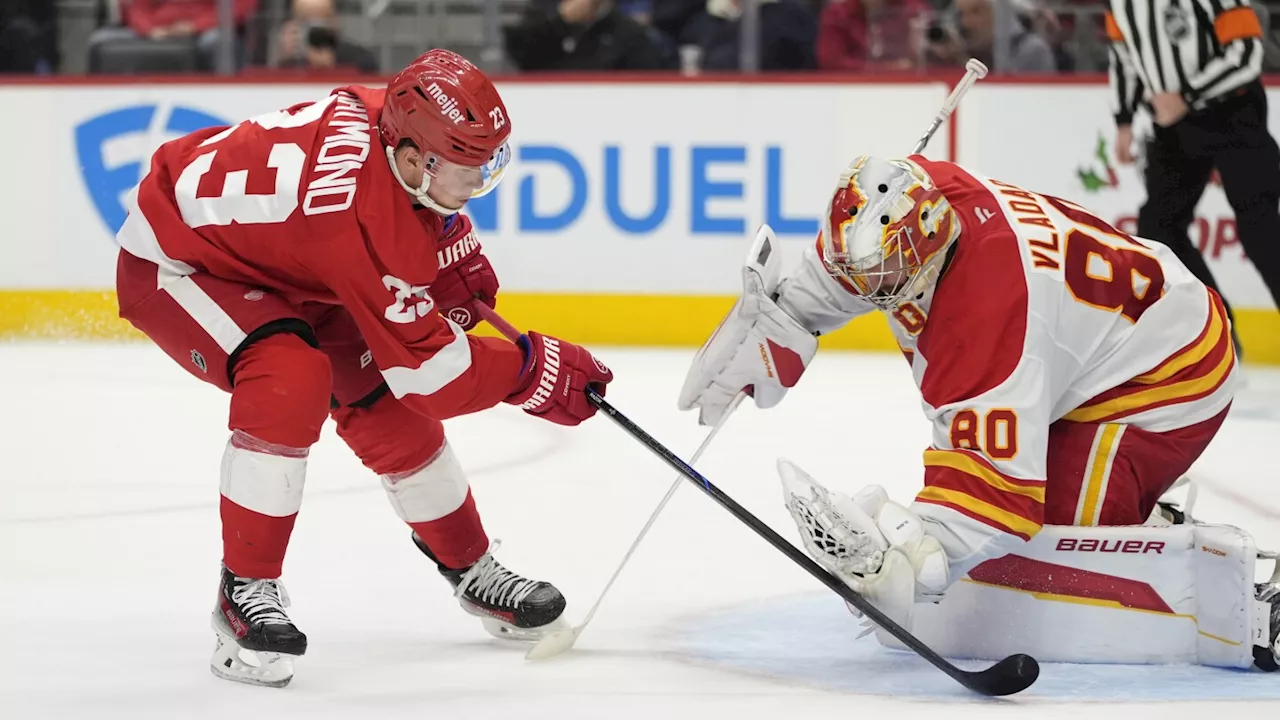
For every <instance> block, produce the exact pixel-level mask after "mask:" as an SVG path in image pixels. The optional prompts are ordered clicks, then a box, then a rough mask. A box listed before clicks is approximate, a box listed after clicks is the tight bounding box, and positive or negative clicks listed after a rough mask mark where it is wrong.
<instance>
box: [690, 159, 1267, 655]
mask: <svg viewBox="0 0 1280 720" xmlns="http://www.w3.org/2000/svg"><path fill="white" fill-rule="evenodd" d="M823 220H824V222H823V227H822V231H821V234H820V236H819V238H818V240H817V243H816V244H815V245H814V246H812V247H810V248H809V249H808V251H807V252H806V254H805V257H804V259H803V261H802V263H801V265H800V266H799V267H797V268H795V269H794V270H792V271H791V272H790V273H789V274H787V275H786V276H785V277H783V273H782V271H781V268H780V263H781V259H780V257H779V254H778V253H776V252H774V251H773V250H774V248H773V239H772V237H771V231H770V230H769V229H768V228H767V227H764V228H762V229H761V231H760V234H759V235H758V237H757V238H756V244H755V246H753V249H752V253H751V255H750V257H749V260H748V263H747V267H746V269H745V270H744V285H745V288H744V293H743V296H742V298H741V299H740V300H739V302H738V303H737V305H735V306H734V309H733V310H732V311H731V312H730V314H729V316H728V317H727V318H726V319H725V320H724V322H723V323H722V324H721V325H720V327H719V328H718V329H717V330H716V332H715V334H714V335H713V336H712V337H711V338H710V339H709V340H708V341H707V343H706V344H705V345H704V346H703V348H702V350H701V351H699V353H698V355H697V357H696V359H695V361H694V364H693V367H692V368H691V369H690V372H689V375H688V378H687V379H686V381H685V385H684V388H683V389H682V391H681V396H680V407H681V408H682V409H686V410H688V409H693V408H698V409H699V411H700V416H699V419H700V422H702V423H703V424H713V423H715V422H717V421H718V420H719V419H720V418H721V416H722V415H723V413H725V412H726V410H727V408H728V407H729V405H730V403H731V401H732V399H733V397H734V396H735V395H736V394H737V393H738V392H740V391H743V390H749V391H750V392H751V393H752V395H753V397H754V399H755V402H756V404H757V406H759V407H761V408H768V407H772V406H774V405H776V404H777V403H778V402H779V401H780V400H781V399H782V397H783V395H784V394H785V393H786V392H787V390H788V389H789V388H790V387H791V386H793V385H795V384H796V381H797V380H798V379H799V377H800V375H801V373H802V372H803V370H804V368H805V366H806V365H807V364H808V363H809V361H810V360H811V359H812V358H813V356H814V354H815V352H816V351H817V340H816V336H817V335H819V334H822V333H827V332H830V331H832V330H835V329H836V328H838V327H840V326H842V325H844V324H845V323H847V322H848V321H849V320H851V319H852V318H854V317H855V316H858V315H861V314H864V313H866V312H870V311H872V310H875V309H879V310H882V311H884V312H885V313H886V314H887V315H888V318H889V325H890V327H891V328H892V330H893V334H894V336H895V337H896V339H897V341H898V344H899V345H900V347H901V349H902V352H903V354H904V355H905V356H906V359H907V362H908V363H909V364H910V365H911V371H912V374H913V376H914V378H915V382H916V384H917V385H918V386H919V388H920V391H921V394H922V395H923V399H924V409H925V414H926V415H927V417H928V419H929V421H930V422H931V423H932V425H933V441H932V444H931V446H930V447H929V448H928V449H926V450H925V452H924V487H923V489H922V490H921V491H920V492H919V494H918V495H916V497H915V501H914V502H912V503H911V504H910V505H909V506H903V505H899V504H897V503H894V502H892V501H890V500H889V498H888V497H887V494H886V492H885V491H884V490H883V489H882V488H881V487H879V486H878V485H872V486H870V487H866V488H864V489H863V490H861V491H859V492H857V493H855V494H854V495H853V496H852V497H850V496H848V495H845V494H844V493H841V492H837V491H835V490H827V489H826V488H824V487H823V486H822V485H821V484H820V483H818V482H817V481H816V480H814V479H813V478H811V477H809V476H808V475H806V474H805V473H804V472H803V471H802V470H801V469H800V468H798V467H797V466H795V465H794V464H791V463H789V462H787V461H779V472H780V473H781V474H782V479H783V485H784V490H785V497H786V501H787V506H788V510H789V511H790V513H791V515H792V517H793V519H795V521H796V523H797V525H798V527H799V530H800V535H801V539H802V540H803V542H804V545H805V547H806V549H807V550H808V552H809V553H810V554H811V555H812V556H813V557H814V558H815V559H816V560H817V561H819V562H820V563H822V564H823V565H824V566H825V567H826V568H827V569H828V570H830V571H831V572H833V573H835V574H836V575H837V576H839V577H840V578H841V579H842V580H844V581H845V582H846V583H848V584H849V585H850V586H851V587H853V588H854V589H855V590H858V591H859V592H861V593H863V594H864V595H866V596H867V597H868V598H869V599H871V600H872V601H873V602H874V603H876V605H877V606H879V607H880V608H881V609H882V610H884V611H885V612H886V613H888V614H889V615H890V616H891V617H893V618H894V619H895V620H898V621H900V622H902V623H903V624H904V625H906V626H907V627H909V628H910V629H911V630H912V631H913V632H914V633H915V634H916V635H917V636H919V637H921V638H922V639H924V640H925V641H926V642H930V643H931V644H933V645H934V646H935V647H936V648H937V649H939V650H940V651H942V652H944V653H948V654H952V655H957V656H969V657H981V658H992V659H997V658H999V657H1002V656H1004V655H1006V654H1009V653H1011V652H1019V651H1021V652H1031V653H1032V654H1035V655H1037V656H1039V657H1040V658H1041V659H1042V660H1059V661H1069V662H1129V663H1142V662H1199V663H1204V664H1210V665H1220V666H1228V667H1247V666H1249V665H1251V664H1256V665H1257V667H1259V668H1262V669H1264V670H1275V669H1276V667H1277V661H1278V660H1280V644H1278V643H1277V630H1278V629H1280V570H1277V572H1276V574H1275V575H1273V576H1272V577H1271V579H1270V580H1269V581H1264V582H1260V583H1257V582H1256V580H1257V578H1255V567H1256V566H1260V565H1261V563H1260V562H1259V560H1260V558H1261V559H1266V560H1274V559H1275V556H1274V555H1273V554H1267V553H1259V551H1258V550H1257V549H1256V547H1255V546H1254V544H1253V541H1252V539H1251V538H1250V537H1249V536H1248V534H1247V533H1244V532H1243V531H1241V530H1239V529H1237V528H1233V527H1230V526H1218V525H1207V524H1202V523H1198V522H1193V521H1191V520H1190V519H1189V518H1188V517H1185V516H1184V515H1183V513H1181V512H1178V511H1176V509H1173V508H1162V507H1160V506H1158V504H1157V502H1158V500H1159V499H1160V498H1161V496H1162V495H1163V494H1164V493H1166V492H1167V491H1168V490H1169V489H1170V488H1171V487H1172V486H1173V485H1174V483H1175V482H1176V481H1178V480H1179V478H1180V477H1181V476H1182V475H1183V473H1185V472H1186V471H1187V469H1188V468H1189V467H1190V466H1191V464H1192V463H1193V462H1194V461H1195V460H1196V458H1197V457H1199V456H1200V454H1201V453H1202V452H1203V451H1204V449H1205V447H1206V446H1207V445H1208V444H1209V441H1210V440H1211V439H1212V438H1213V436H1214V434H1215V433H1216V432H1217V430H1218V428H1219V427H1220V426H1221V424H1222V422H1223V419H1224V418H1225V417H1226V414H1227V412H1228V409H1229V407H1230V405H1231V400H1232V393H1233V389H1234V388H1235V386H1236V384H1237V379H1238V371H1237V367H1236V358H1235V353H1234V350H1233V347H1232V343H1231V335H1230V327H1229V324H1228V320H1227V317H1226V314H1225V312H1224V310H1223V305H1222V301H1221V299H1220V298H1219V297H1218V296H1217V295H1216V294H1215V293H1214V292H1213V291H1212V290H1210V289H1208V288H1206V287H1205V286H1204V285H1203V284H1201V283H1200V282H1199V281H1197V280H1196V279H1195V278H1194V277H1193V276H1192V275H1191V274H1190V272H1188V271H1187V270H1186V268H1185V267H1184V266H1183V265H1182V264H1181V263H1180V262H1179V261H1178V260H1177V259H1176V258H1175V257H1174V256H1173V255H1172V254H1171V253H1170V252H1169V251H1168V250H1167V249H1165V248H1164V247H1163V246H1161V245H1158V244H1155V243H1149V242H1145V241H1143V240H1140V239H1137V238H1133V237H1130V236H1128V235H1126V234H1124V233H1122V232H1119V231H1118V230H1116V229H1115V228H1113V227H1111V226H1110V225H1108V224H1107V223H1105V222H1103V221H1102V220H1100V219H1098V218H1097V217H1095V216H1094V215H1092V214H1090V213H1089V212H1087V211H1086V210H1084V209H1082V208H1080V207H1078V206H1076V205H1073V204H1071V203H1068V202H1065V201H1063V200H1061V199H1058V198H1054V197H1049V196H1045V195H1042V194H1039V193H1034V192H1029V191H1027V190H1023V189H1021V188H1018V187H1014V186H1012V185H1009V184H1007V183H1003V182H998V181H995V180H992V179H988V178H984V177H981V176H978V175H976V174H974V173H971V172H969V171H968V170H966V169H964V168H962V167H960V166H958V165H956V164H954V163H947V162H935V161H930V160H927V159H925V158H923V157H921V156H912V157H910V158H908V159H903V160H891V161H886V160H881V159H876V158H871V157H866V156H863V157H860V158H858V159H857V160H855V161H854V162H853V163H852V164H851V165H850V166H849V168H848V169H847V170H846V171H845V172H844V174H843V175H842V176H841V178H840V181H839V183H838V185H837V188H836V190H835V192H834V194H833V196H832V198H831V202H830V204H829V205H828V208H827V213H826V216H825V217H824V218H823ZM861 382H875V379H874V378H863V379H862V380H861ZM833 392H834V393H836V394H837V396H839V394H840V393H841V392H844V391H843V389H835V390H833ZM839 400H840V402H841V404H845V405H851V406H856V404H857V397H839ZM852 420H853V418H851V421H852ZM851 474H853V473H852V471H851ZM867 480H870V481H871V482H874V481H875V479H874V478H871V479H866V478H855V477H851V478H848V479H847V481H848V482H856V481H862V482H866V481H867ZM1259 569H1261V568H1260V567H1259ZM962 579H963V580H964V582H958V581H960V580H962ZM878 637H879V638H880V640H881V642H884V643H886V644H894V642H896V641H893V640H892V638H891V637H890V636H888V635H887V634H886V633H883V632H880V633H878Z"/></svg>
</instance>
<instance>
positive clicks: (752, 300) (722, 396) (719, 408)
mask: <svg viewBox="0 0 1280 720" xmlns="http://www.w3.org/2000/svg"><path fill="white" fill-rule="evenodd" d="M776 251H777V247H776V241H775V240H774V238H773V231H772V230H771V229H770V228H769V226H768V225H762V226H760V230H759V232H758V233H757V234H756V239H755V243H754V244H753V245H752V246H751V252H750V253H749V254H748V256H747V262H746V267H744V268H743V269H742V286H743V287H742V297H741V298H739V299H738V302H737V304H735V305H734V306H733V309H732V310H730V311H729V315H728V316H727V317H725V319H724V320H723V321H721V323H720V327H718V328H717V329H716V331H715V333H713V334H712V335H711V338H710V339H709V340H707V342H706V344H704V345H703V346H702V349H700V350H699V351H698V354H697V355H696V356H694V359H693V367H691V368H689V374H688V376H686V378H685V381H684V387H683V388H681V390H680V401H679V407H680V409H681V410H692V409H694V408H698V410H699V413H698V422H699V424H702V425H715V424H716V423H718V422H719V421H720V419H721V418H722V417H723V416H724V413H725V410H726V409H727V408H728V407H729V403H731V402H732V401H733V398H734V396H735V395H737V394H738V393H739V392H743V391H746V392H747V394H749V395H751V396H752V397H753V398H754V399H755V403H756V407H758V408H762V409H763V408H771V407H773V406H774V405H777V404H778V403H779V402H781V401H782V398H783V396H784V395H786V393H787V390H788V389H790V388H791V387H794V386H795V384H796V383H797V382H798V381H799V380H800V375H801V374H802V373H804V370H805V368H806V367H807V366H808V365H809V362H810V361H811V360H813V356H814V354H815V353H817V352H818V340H817V338H816V337H814V335H813V333H811V332H809V331H808V330H806V329H805V328H804V327H803V326H802V325H800V323H799V322H797V321H796V320H795V319H794V318H792V317H791V316H790V315H788V314H787V313H786V311H785V310H783V309H782V308H780V307H778V304H777V302H775V300H776V297H777V295H776V294H777V289H778V284H779V282H780V279H781V278H780V276H781V265H782V258H781V257H780V256H779V255H778V253H777V252H776Z"/></svg>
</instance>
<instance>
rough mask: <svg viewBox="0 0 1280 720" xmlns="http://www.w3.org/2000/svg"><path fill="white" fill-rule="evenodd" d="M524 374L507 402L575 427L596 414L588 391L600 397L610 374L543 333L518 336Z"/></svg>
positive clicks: (570, 346)
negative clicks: (589, 400) (522, 355)
mask: <svg viewBox="0 0 1280 720" xmlns="http://www.w3.org/2000/svg"><path fill="white" fill-rule="evenodd" d="M520 347H521V349H523V350H524V352H525V363H524V370H522V371H521V372H520V379H519V380H518V381H517V383H516V388H517V389H516V390H515V392H513V393H511V395H510V396H508V397H507V402H509V403H511V404H512V405H519V406H520V408H521V409H522V410H524V411H525V412H527V413H529V414H530V415H536V416H537V417H540V418H542V419H544V420H550V421H551V422H553V423H556V424H558V425H577V424H578V423H580V422H582V421H583V420H586V419H587V418H589V417H591V416H592V415H595V414H596V407H595V406H594V405H592V404H591V403H590V402H588V401H587V393H586V391H587V387H588V386H589V387H591V388H592V389H593V390H595V391H596V392H598V393H600V395H601V396H602V397H603V396H604V394H605V389H606V388H605V386H606V385H608V384H609V383H610V382H612V381H613V373H612V372H610V371H609V368H607V367H605V365H604V363H602V362H600V361H599V360H597V359H595V357H593V356H592V355H591V353H589V352H587V350H586V349H584V348H581V347H579V346H577V345H574V344H573V343H569V342H565V341H564V340H560V339H558V338H553V337H548V336H546V335H543V334H542V333H537V332H530V333H528V334H526V335H521V336H520Z"/></svg>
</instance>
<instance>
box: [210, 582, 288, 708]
mask: <svg viewBox="0 0 1280 720" xmlns="http://www.w3.org/2000/svg"><path fill="white" fill-rule="evenodd" d="M287 607H289V595H288V593H286V592H285V589H284V585H283V584H282V583H281V582H280V581H279V580H266V579H255V578H243V577H237V576H236V575H234V574H232V573H231V571H229V570H227V569H226V568H225V567H223V568H222V581H221V582H220V583H219V584H218V605H217V607H215V608H214V611H213V630H214V632H216V633H217V634H218V644H217V646H216V647H215V648H214V650H213V659H212V660H210V662H209V669H210V670H212V671H213V674H214V675H217V676H218V677H220V678H223V679H225V680H234V681H235V682H242V683H249V684H250V685H265V686H267V687H284V686H285V685H288V684H289V681H290V680H292V679H293V659H294V657H296V656H298V655H302V654H304V653H306V651H307V636H306V635H304V634H302V632H301V631H299V630H298V628H297V627H295V626H294V624H293V622H292V621H290V620H289V616H288V615H287V614H285V611H284V610H285V608H287Z"/></svg>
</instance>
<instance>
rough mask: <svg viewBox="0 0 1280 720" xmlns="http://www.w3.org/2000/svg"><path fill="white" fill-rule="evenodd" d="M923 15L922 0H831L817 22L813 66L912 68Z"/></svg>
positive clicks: (871, 69) (926, 9) (916, 61)
mask: <svg viewBox="0 0 1280 720" xmlns="http://www.w3.org/2000/svg"><path fill="white" fill-rule="evenodd" d="M929 15H930V8H929V6H928V5H926V4H925V3H924V0H832V2H831V3H829V4H828V5H827V6H826V7H825V8H823V10H822V17H821V19H820V20H819V21H818V68H819V69H822V70H848V71H853V72H863V71H869V72H883V71H889V72H892V71H901V70H911V69H914V68H916V67H917V66H918V65H919V64H920V46H921V33H922V31H923V29H924V23H925V22H926V21H927V18H928V16H929Z"/></svg>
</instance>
